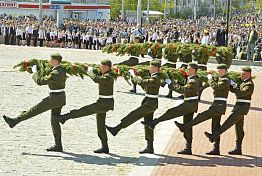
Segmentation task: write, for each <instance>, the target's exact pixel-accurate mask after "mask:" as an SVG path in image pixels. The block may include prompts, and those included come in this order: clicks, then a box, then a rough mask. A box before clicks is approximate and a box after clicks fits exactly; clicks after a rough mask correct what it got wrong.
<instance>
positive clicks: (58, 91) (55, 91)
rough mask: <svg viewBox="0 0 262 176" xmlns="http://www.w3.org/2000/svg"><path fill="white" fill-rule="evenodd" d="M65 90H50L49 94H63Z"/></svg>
mask: <svg viewBox="0 0 262 176" xmlns="http://www.w3.org/2000/svg"><path fill="white" fill-rule="evenodd" d="M64 91H65V89H57V90H50V93H60V92H64Z"/></svg>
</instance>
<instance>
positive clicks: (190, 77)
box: [187, 74, 196, 79]
mask: <svg viewBox="0 0 262 176" xmlns="http://www.w3.org/2000/svg"><path fill="white" fill-rule="evenodd" d="M195 76H196V75H195V74H194V75H192V76H189V77H187V79H192V78H193V77H195Z"/></svg>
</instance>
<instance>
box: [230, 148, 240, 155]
mask: <svg viewBox="0 0 262 176" xmlns="http://www.w3.org/2000/svg"><path fill="white" fill-rule="evenodd" d="M228 154H229V155H242V150H241V148H235V149H234V150H232V151H229V152H228Z"/></svg>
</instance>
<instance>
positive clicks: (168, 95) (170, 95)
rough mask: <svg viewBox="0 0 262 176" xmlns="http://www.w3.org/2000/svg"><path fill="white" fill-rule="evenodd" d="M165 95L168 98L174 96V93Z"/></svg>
mask: <svg viewBox="0 0 262 176" xmlns="http://www.w3.org/2000/svg"><path fill="white" fill-rule="evenodd" d="M165 97H166V98H173V96H172V94H167V95H166V96H165Z"/></svg>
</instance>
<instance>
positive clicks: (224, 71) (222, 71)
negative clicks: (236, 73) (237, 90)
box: [217, 69, 227, 77]
mask: <svg viewBox="0 0 262 176" xmlns="http://www.w3.org/2000/svg"><path fill="white" fill-rule="evenodd" d="M226 72H227V70H225V69H217V74H218V75H219V76H220V77H221V76H224V75H225V74H226Z"/></svg>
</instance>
